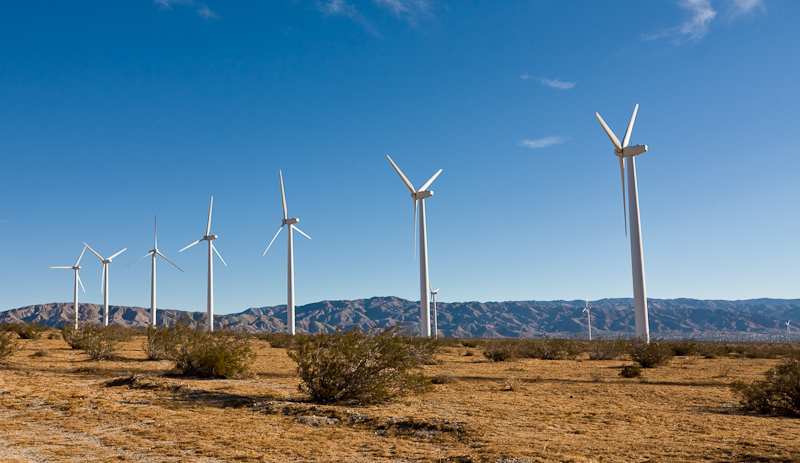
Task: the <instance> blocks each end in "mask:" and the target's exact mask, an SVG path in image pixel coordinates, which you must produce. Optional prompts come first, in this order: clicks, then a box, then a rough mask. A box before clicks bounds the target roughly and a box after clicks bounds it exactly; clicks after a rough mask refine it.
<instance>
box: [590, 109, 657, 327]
mask: <svg viewBox="0 0 800 463" xmlns="http://www.w3.org/2000/svg"><path fill="white" fill-rule="evenodd" d="M637 111H639V105H638V104H637V105H636V107H635V108H634V109H633V115H632V116H631V121H630V122H629V123H628V130H626V131H625V137H624V138H623V140H622V143H620V142H619V139H618V138H617V136H616V135H614V132H612V131H611V129H610V128H608V125H607V124H606V122H605V121H604V120H603V118H602V117H600V114H598V113H595V116H597V120H598V121H600V125H602V126H603V130H605V131H606V134H607V135H608V138H610V139H611V143H613V144H614V154H615V155H616V156H617V157H618V158H619V172H620V176H621V178H622V211H623V213H624V212H625V165H624V163H623V160H624V159H627V164H628V207H629V209H630V218H631V219H630V223H631V234H630V237H631V265H632V267H633V304H634V310H635V313H636V336H637V337H638V338H640V339H643V340H645V341H646V342H650V324H649V322H648V319H647V293H646V291H645V281H644V255H643V253H642V224H641V220H640V219H639V190H638V187H637V185H636V162H635V160H634V156H638V155H640V154H642V153H644V152H645V151H647V145H634V146H628V143H629V142H630V139H631V130H633V122H634V120H635V119H636V112H637ZM624 219H625V228H626V234H627V217H625V218H624Z"/></svg>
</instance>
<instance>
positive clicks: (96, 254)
mask: <svg viewBox="0 0 800 463" xmlns="http://www.w3.org/2000/svg"><path fill="white" fill-rule="evenodd" d="M83 245H84V246H86V247H87V248H89V250H90V251H92V252H93V253H94V255H95V256H97V258H98V259H100V260H101V261H102V260H105V259H103V256H101V255H100V254H98V253H97V251H95V250H94V249H92V247H91V246H89V245H88V244H86V243H83Z"/></svg>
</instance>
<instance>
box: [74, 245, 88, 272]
mask: <svg viewBox="0 0 800 463" xmlns="http://www.w3.org/2000/svg"><path fill="white" fill-rule="evenodd" d="M84 252H86V246H84V247H83V249H82V250H81V255H80V256H78V261H77V262H75V267H77V266H78V265H80V263H81V259H83V253H84Z"/></svg>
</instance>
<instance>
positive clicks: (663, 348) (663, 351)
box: [631, 339, 675, 368]
mask: <svg viewBox="0 0 800 463" xmlns="http://www.w3.org/2000/svg"><path fill="white" fill-rule="evenodd" d="M674 356H675V353H674V352H673V350H672V348H671V347H670V346H669V344H668V343H665V342H664V341H660V340H651V341H650V342H649V343H647V342H645V341H643V340H641V339H637V340H635V341H634V342H633V348H632V350H631V358H633V360H634V361H636V362H639V365H641V366H642V368H655V367H658V366H661V365H666V364H667V363H669V361H670V360H672V358H673V357H674Z"/></svg>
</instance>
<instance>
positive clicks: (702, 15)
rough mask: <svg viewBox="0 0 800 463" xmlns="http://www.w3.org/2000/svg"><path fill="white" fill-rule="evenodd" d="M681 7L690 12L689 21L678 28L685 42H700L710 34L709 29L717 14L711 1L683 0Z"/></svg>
mask: <svg viewBox="0 0 800 463" xmlns="http://www.w3.org/2000/svg"><path fill="white" fill-rule="evenodd" d="M679 5H680V7H681V8H683V9H685V10H687V11H688V12H689V15H690V16H689V19H687V20H686V21H685V22H684V23H683V24H681V25H680V26H678V31H679V32H680V34H681V36H682V38H683V40H686V41H695V40H700V39H702V38H703V37H705V36H706V34H708V27H709V25H710V24H711V21H713V20H714V17H715V16H717V12H716V11H714V9H713V8H711V2H709V0H681V2H680V4H679Z"/></svg>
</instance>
